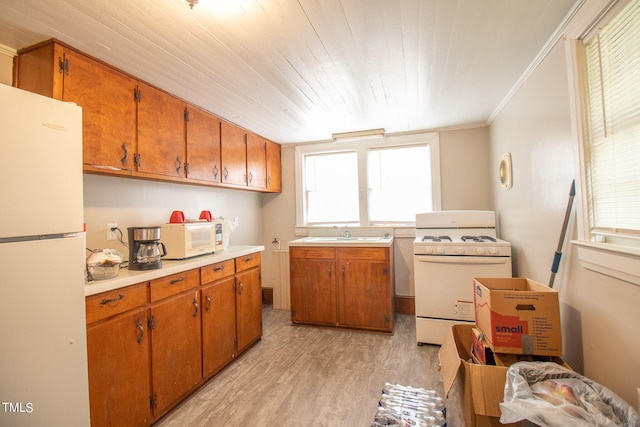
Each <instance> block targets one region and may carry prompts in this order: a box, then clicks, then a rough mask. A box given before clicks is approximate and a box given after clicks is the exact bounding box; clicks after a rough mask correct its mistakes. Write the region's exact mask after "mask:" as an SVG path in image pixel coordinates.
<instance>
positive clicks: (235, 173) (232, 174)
mask: <svg viewBox="0 0 640 427" xmlns="http://www.w3.org/2000/svg"><path fill="white" fill-rule="evenodd" d="M246 138H247V134H246V132H245V131H244V129H241V128H239V127H238V126H235V125H233V124H231V123H227V122H224V121H223V122H222V123H221V126H220V146H221V155H220V157H221V164H222V183H223V184H230V185H240V186H246V185H247V144H246Z"/></svg>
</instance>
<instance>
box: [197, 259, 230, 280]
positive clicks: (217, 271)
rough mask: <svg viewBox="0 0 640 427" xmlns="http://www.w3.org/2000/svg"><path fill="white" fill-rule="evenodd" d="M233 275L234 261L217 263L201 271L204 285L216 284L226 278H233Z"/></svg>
mask: <svg viewBox="0 0 640 427" xmlns="http://www.w3.org/2000/svg"><path fill="white" fill-rule="evenodd" d="M233 273H235V270H234V262H233V260H232V259H230V260H228V261H222V262H217V263H215V264H211V265H207V266H206V267H202V268H201V269H200V282H201V283H202V284H203V285H204V284H205V283H211V282H215V281H216V280H220V279H222V278H224V277H228V276H233Z"/></svg>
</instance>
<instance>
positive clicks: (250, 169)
mask: <svg viewBox="0 0 640 427" xmlns="http://www.w3.org/2000/svg"><path fill="white" fill-rule="evenodd" d="M247 186H249V187H252V188H260V189H265V188H267V146H266V141H265V140H264V138H261V137H259V136H258V135H255V134H253V133H247Z"/></svg>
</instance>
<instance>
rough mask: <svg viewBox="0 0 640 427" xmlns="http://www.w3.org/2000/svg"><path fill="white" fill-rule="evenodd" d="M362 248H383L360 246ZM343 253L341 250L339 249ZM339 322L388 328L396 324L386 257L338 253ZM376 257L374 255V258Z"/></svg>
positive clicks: (357, 325) (356, 325)
mask: <svg viewBox="0 0 640 427" xmlns="http://www.w3.org/2000/svg"><path fill="white" fill-rule="evenodd" d="M361 251H370V252H372V253H373V252H374V251H381V250H371V249H361ZM338 254H340V251H339V252H338ZM338 257H339V261H338V270H339V271H338V274H339V275H340V276H339V277H340V278H339V285H338V292H339V296H338V322H339V323H340V325H341V326H349V327H355V328H367V329H374V330H382V331H388V330H389V329H390V327H391V326H392V325H393V319H392V316H393V313H392V312H391V307H392V304H391V298H392V297H393V296H392V295H391V278H390V270H389V263H388V260H387V259H384V257H382V259H344V258H340V255H338ZM372 258H375V257H372Z"/></svg>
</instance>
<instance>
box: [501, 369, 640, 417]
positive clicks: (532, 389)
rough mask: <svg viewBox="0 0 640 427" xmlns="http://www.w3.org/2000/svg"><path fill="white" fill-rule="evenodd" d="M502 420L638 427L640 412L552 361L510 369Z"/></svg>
mask: <svg viewBox="0 0 640 427" xmlns="http://www.w3.org/2000/svg"><path fill="white" fill-rule="evenodd" d="M500 409H501V410H502V416H501V417H500V422H501V423H514V422H517V421H522V420H524V419H527V420H529V421H531V422H534V423H536V424H537V425H539V426H543V427H556V426H557V427H564V426H585V427H592V426H598V427H616V426H625V427H626V426H630V427H637V426H638V422H639V418H638V413H637V412H636V411H635V410H634V409H633V408H632V407H631V406H630V405H628V404H627V403H626V402H625V401H624V400H622V399H621V398H620V397H618V396H617V395H616V394H615V393H613V392H612V391H611V390H609V389H607V388H606V387H604V386H602V385H600V384H598V383H596V382H595V381H592V380H590V379H589V378H587V377H584V376H582V375H580V374H578V373H577V372H574V371H572V370H570V369H567V368H565V367H563V366H560V365H558V364H557V363H552V362H518V363H515V364H513V365H511V367H510V368H509V369H508V370H507V379H506V382H505V386H504V401H503V402H502V403H501V404H500Z"/></svg>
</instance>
